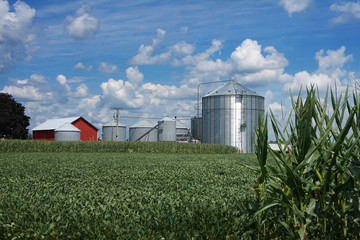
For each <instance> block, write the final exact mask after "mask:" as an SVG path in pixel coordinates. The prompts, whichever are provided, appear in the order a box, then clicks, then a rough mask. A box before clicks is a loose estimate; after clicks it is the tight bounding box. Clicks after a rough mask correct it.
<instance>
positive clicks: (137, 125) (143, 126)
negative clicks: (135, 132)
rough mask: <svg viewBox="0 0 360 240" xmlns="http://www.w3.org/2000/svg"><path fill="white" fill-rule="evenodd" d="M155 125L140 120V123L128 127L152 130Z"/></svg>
mask: <svg viewBox="0 0 360 240" xmlns="http://www.w3.org/2000/svg"><path fill="white" fill-rule="evenodd" d="M154 126H155V125H154V124H152V123H151V122H149V121H148V120H146V119H141V120H140V121H138V122H137V123H135V124H134V125H132V126H130V127H131V128H149V127H150V128H152V127H154Z"/></svg>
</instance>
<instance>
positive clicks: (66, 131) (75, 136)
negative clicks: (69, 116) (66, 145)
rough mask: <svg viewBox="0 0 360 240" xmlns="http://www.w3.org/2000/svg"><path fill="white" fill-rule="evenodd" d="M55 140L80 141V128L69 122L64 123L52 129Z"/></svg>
mask: <svg viewBox="0 0 360 240" xmlns="http://www.w3.org/2000/svg"><path fill="white" fill-rule="evenodd" d="M54 140H55V141H62V142H65V141H80V130H79V129H78V128H77V127H75V126H74V125H72V124H71V123H65V124H63V125H61V126H60V127H58V128H57V129H55V130H54Z"/></svg>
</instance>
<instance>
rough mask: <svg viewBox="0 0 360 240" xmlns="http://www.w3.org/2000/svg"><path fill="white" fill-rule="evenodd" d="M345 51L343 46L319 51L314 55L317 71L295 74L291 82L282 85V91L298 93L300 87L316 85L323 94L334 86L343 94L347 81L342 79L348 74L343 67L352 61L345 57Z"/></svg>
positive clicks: (348, 56)
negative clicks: (317, 65) (317, 66)
mask: <svg viewBox="0 0 360 240" xmlns="http://www.w3.org/2000/svg"><path fill="white" fill-rule="evenodd" d="M345 50H346V48H345V47H344V46H341V47H340V48H339V49H337V50H330V49H329V50H327V51H326V53H325V51H324V50H320V51H319V52H317V53H316V54H315V58H316V60H317V61H318V64H319V68H318V69H317V71H316V72H314V73H309V72H307V71H301V72H298V73H296V74H295V75H294V76H293V79H292V81H290V82H288V83H286V84H285V85H284V90H285V91H288V90H289V89H291V90H293V91H298V90H299V89H300V88H301V87H303V88H304V87H310V86H311V85H316V86H317V88H318V89H319V90H320V91H321V92H324V91H326V89H327V88H328V87H332V88H334V87H335V84H336V87H337V89H338V90H339V91H340V92H343V91H344V89H345V88H346V85H347V81H346V80H344V79H343V78H344V76H346V75H347V74H348V73H347V71H346V70H344V68H343V66H344V64H345V63H347V62H349V61H351V60H352V55H351V54H349V55H346V54H345Z"/></svg>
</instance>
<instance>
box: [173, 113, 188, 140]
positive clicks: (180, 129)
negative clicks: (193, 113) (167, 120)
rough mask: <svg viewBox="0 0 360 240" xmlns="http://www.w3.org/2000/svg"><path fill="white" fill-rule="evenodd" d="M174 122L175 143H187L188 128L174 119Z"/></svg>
mask: <svg viewBox="0 0 360 240" xmlns="http://www.w3.org/2000/svg"><path fill="white" fill-rule="evenodd" d="M175 121H176V141H177V142H188V141H190V135H189V128H188V127H187V126H186V125H185V124H184V123H183V122H181V121H180V119H178V118H175Z"/></svg>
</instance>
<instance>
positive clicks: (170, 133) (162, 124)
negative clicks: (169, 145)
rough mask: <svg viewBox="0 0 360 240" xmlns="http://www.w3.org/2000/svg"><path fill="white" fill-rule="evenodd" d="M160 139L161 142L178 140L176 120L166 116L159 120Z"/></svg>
mask: <svg viewBox="0 0 360 240" xmlns="http://www.w3.org/2000/svg"><path fill="white" fill-rule="evenodd" d="M158 125H159V130H158V139H159V142H175V141H176V121H175V120H173V119H171V118H169V117H165V118H163V119H161V120H160V121H159V122H158Z"/></svg>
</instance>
